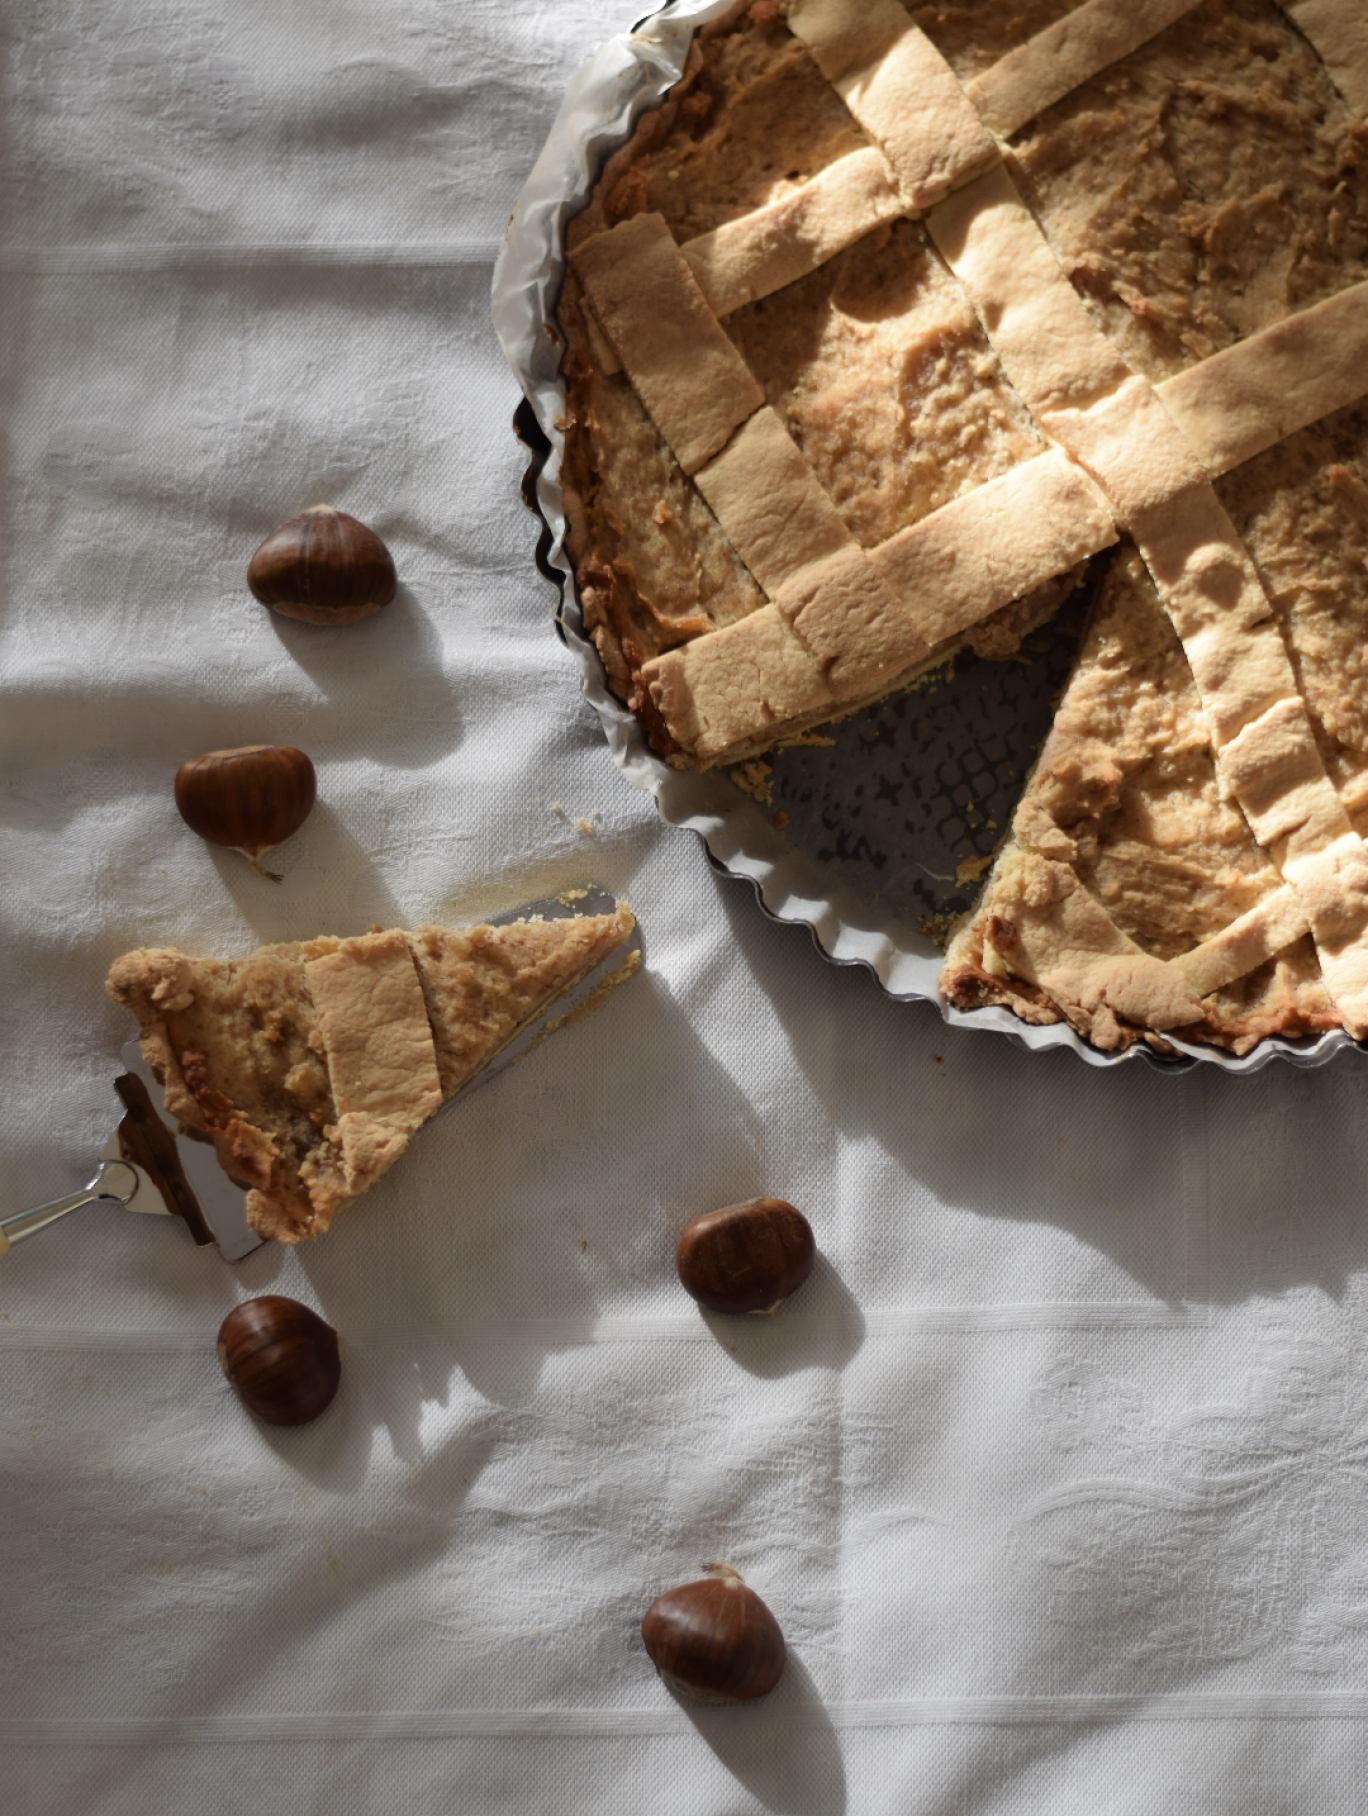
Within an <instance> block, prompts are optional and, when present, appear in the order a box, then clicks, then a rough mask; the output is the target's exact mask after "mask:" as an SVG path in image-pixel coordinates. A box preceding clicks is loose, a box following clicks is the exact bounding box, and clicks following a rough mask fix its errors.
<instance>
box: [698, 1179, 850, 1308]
mask: <svg viewBox="0 0 1368 1816" xmlns="http://www.w3.org/2000/svg"><path fill="white" fill-rule="evenodd" d="M815 1254H816V1244H815V1243H814V1241H813V1237H812V1228H811V1226H810V1224H809V1223H808V1220H807V1218H806V1217H804V1215H803V1214H802V1212H801V1211H796V1210H795V1209H794V1208H793V1206H792V1205H791V1204H788V1203H786V1202H785V1200H784V1199H782V1198H752V1199H751V1200H750V1201H749V1203H747V1204H729V1205H728V1206H727V1207H726V1209H725V1210H721V1211H709V1212H708V1213H707V1214H706V1216H703V1217H695V1218H694V1220H693V1222H692V1223H691V1224H690V1225H689V1227H688V1229H686V1230H685V1232H684V1234H683V1235H682V1236H681V1237H680V1238H679V1247H678V1248H677V1249H676V1250H675V1266H676V1267H677V1268H678V1269H679V1278H680V1280H681V1281H682V1282H683V1284H684V1289H685V1291H686V1292H689V1293H692V1294H693V1296H694V1298H695V1299H697V1301H698V1303H699V1304H700V1305H706V1306H707V1307H708V1309H709V1311H714V1312H772V1311H773V1310H774V1309H775V1307H776V1306H777V1305H779V1304H780V1303H781V1302H782V1301H783V1300H785V1299H787V1298H788V1296H789V1294H790V1293H796V1292H797V1291H798V1288H799V1287H800V1286H801V1285H802V1284H803V1282H804V1281H805V1280H806V1279H807V1277H808V1275H809V1274H810V1273H811V1272H812V1262H813V1257H814V1255H815Z"/></svg>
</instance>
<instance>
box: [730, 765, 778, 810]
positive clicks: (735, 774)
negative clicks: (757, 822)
mask: <svg viewBox="0 0 1368 1816" xmlns="http://www.w3.org/2000/svg"><path fill="white" fill-rule="evenodd" d="M729 773H730V775H731V779H732V781H733V782H735V784H736V786H737V787H738V788H739V789H740V790H741V792H742V794H746V795H749V796H750V797H751V799H752V800H753V801H759V803H760V805H761V806H762V807H768V806H769V805H770V781H771V778H772V777H773V775H774V768H773V765H772V764H769V763H766V762H765V760H764V758H763V757H758V758H756V759H755V761H754V762H751V763H738V764H737V765H736V767H735V768H734V769H732V770H731V771H730V772H729Z"/></svg>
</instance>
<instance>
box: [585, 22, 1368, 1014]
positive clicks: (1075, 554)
mask: <svg viewBox="0 0 1368 1816" xmlns="http://www.w3.org/2000/svg"><path fill="white" fill-rule="evenodd" d="M1365 107H1368V30H1365V28H1364V25H1363V18H1362V10H1361V8H1359V7H1358V6H1357V5H1356V3H1355V0H1285V4H1281V5H1280V4H1274V0H1199V3H1195V4H1194V3H1193V0H1082V3H1081V4H1069V3H1068V0H1039V3H1038V4H1034V5H1033V4H1030V0H977V3H976V4H968V3H967V0H955V3H954V4H950V0H945V3H944V4H920V5H918V4H913V3H912V0H906V3H903V4H900V0H752V3H751V4H749V5H739V6H737V7H736V8H734V9H733V11H732V12H731V13H730V14H729V15H728V16H727V17H726V18H724V19H723V20H721V21H718V22H717V23H716V24H714V25H712V26H710V27H708V28H705V30H704V31H703V32H701V33H700V34H699V36H698V39H697V41H696V43H695V45H694V47H693V49H692V51H691V54H690V58H689V63H688V66H687V68H686V71H685V75H684V78H683V80H682V81H681V83H680V84H678V85H677V87H676V88H675V90H674V91H673V92H672V94H671V96H670V98H669V99H668V100H667V102H666V104H665V106H664V107H663V108H662V109H661V110H660V111H659V112H658V113H657V114H654V115H651V116H648V117H647V118H646V119H644V120H643V121H642V122H641V124H640V125H639V127H638V129H637V132H636V134H635V135H634V137H633V139H632V141H631V142H630V143H629V144H628V145H627V146H625V147H624V148H623V149H622V150H621V151H620V152H618V153H617V154H615V156H614V158H613V159H611V160H610V162H609V165H608V167H607V169H606V170H605V173H604V177H603V179H602V181H601V182H600V184H599V185H598V187H597V189H596V190H595V193H594V196H593V199H592V201H591V203H590V205H589V207H588V208H587V209H586V210H585V211H584V213H583V214H582V215H581V216H580V217H579V218H578V220H576V221H575V222H573V223H572V224H571V227H570V230H569V233H568V235H567V252H568V256H569V265H570V271H569V275H568V276H567V280H566V286H565V295H564V298H563V302H562V310H561V320H562V325H563V328H564V331H565V338H566V360H565V368H564V369H565V376H566V389H567V423H566V457H565V464H564V470H563V480H564V482H565V489H566V496H567V515H568V519H569V538H568V542H569V547H570V550H571V553H572V556H573V557H574V559H575V560H576V562H577V565H578V578H579V583H580V594H581V600H582V602H583V606H584V612H585V622H586V626H587V628H588V629H589V632H590V634H591V635H592V636H593V637H594V639H595V642H596V643H597V645H598V647H599V649H600V651H601V653H602V655H603V658H604V662H605V666H606V668H607V670H608V674H609V679H610V682H611V683H612V685H613V686H614V687H615V688H616V689H617V690H618V692H619V693H620V694H621V695H622V697H623V698H624V699H625V700H627V701H628V703H629V704H630V705H631V707H632V708H633V710H634V711H636V712H637V713H638V715H639V716H640V718H641V720H642V722H643V725H644V726H645V728H646V729H647V732H648V734H649V735H650V737H651V739H652V741H653V743H654V744H655V745H656V747H657V748H658V749H659V750H661V751H662V753H663V754H665V755H666V756H667V757H668V758H669V760H670V761H671V762H672V763H675V764H677V765H680V766H688V765H692V766H702V767H706V766H709V765H712V764H716V763H729V762H734V761H736V760H738V759H739V758H743V757H750V756H753V755H755V754H758V753H759V752H762V751H763V750H765V749H767V748H769V747H770V746H771V745H772V744H773V743H774V742H775V741H776V740H779V739H782V738H784V737H786V736H789V735H791V734H793V733H795V732H797V731H800V730H802V729H803V728H805V727H807V726H810V725H813V724H816V723H819V722H821V721H823V720H830V719H834V718H838V717H840V716H842V715H843V714H845V713H847V712H849V711H851V710H853V709H854V708H855V707H857V706H859V705H861V704H863V703H865V702H866V701H868V700H871V699H876V698H878V697H879V696H880V695H881V694H883V693H886V692H888V691H890V690H891V689H892V688H894V687H898V686H901V685H903V684H905V683H906V682H907V681H908V680H909V679H910V678H912V677H914V676H915V675H917V674H918V673H919V672H921V671H922V670H923V669H924V668H926V667H927V666H928V665H929V664H931V663H934V662H936V661H938V660H940V659H941V658H942V657H943V656H944V655H945V654H946V653H947V651H949V650H952V649H953V648H954V647H955V646H956V645H957V644H958V643H959V642H961V641H964V640H966V639H969V638H972V639H973V640H974V642H975V645H976V646H977V647H979V648H981V649H984V650H986V651H990V652H992V653H994V654H1010V653H1011V652H1012V651H1013V650H1014V648H1015V646H1016V642H1017V640H1018V638H1019V635H1020V634H1021V632H1022V631H1024V630H1025V629H1028V628H1030V627H1031V625H1032V624H1033V623H1034V622H1037V621H1038V619H1039V617H1040V616H1042V615H1044V614H1045V613H1048V611H1049V610H1051V609H1053V606H1054V604H1055V603H1057V601H1058V599H1059V597H1061V596H1062V592H1063V590H1064V589H1063V584H1062V581H1063V577H1064V576H1065V575H1068V574H1070V573H1071V572H1073V571H1076V570H1077V567H1078V564H1079V563H1081V562H1082V561H1084V560H1086V559H1088V558H1089V557H1093V556H1096V555H1098V554H1099V552H1100V551H1103V550H1107V549H1109V548H1116V549H1117V551H1118V552H1117V553H1116V554H1115V556H1114V557H1113V560H1114V570H1113V574H1112V578H1111V580H1110V581H1109V583H1108V585H1107V586H1106V588H1105V589H1104V591H1103V593H1102V596H1101V603H1100V605H1099V608H1098V617H1097V620H1096V623H1095V625H1094V629H1093V633H1092V635H1091V636H1090V638H1089V639H1088V641H1087V643H1086V644H1085V647H1084V649H1083V651H1082V653H1081V655H1080V659H1079V662H1078V666H1077V669H1076V672H1075V675H1074V677H1073V679H1072V681H1071V683H1070V685H1069V688H1068V690H1067V691H1066V695H1065V698H1064V701H1063V704H1062V706H1061V710H1060V714H1059V717H1058V719H1057V721H1056V724H1055V727H1054V730H1053V732H1052V734H1051V737H1050V739H1049V741H1048V743H1047V746H1046V750H1045V753H1044V755H1043V756H1042V760H1041V766H1040V768H1039V770H1038V772H1037V774H1036V776H1035V778H1034V780H1033V781H1032V783H1031V785H1030V787H1029V788H1028V790H1027V793H1026V794H1025V796H1024V797H1023V800H1022V803H1021V806H1020V809H1019V811H1018V813H1017V815H1016V820H1015V823H1014V827H1013V832H1012V836H1011V838H1010V840H1009V841H1008V844H1007V846H1006V848H1005V849H1004V851H1003V852H1002V854H1001V856H1000V858H999V861H998V863H997V865H996V868H995V870H994V873H993V876H992V877H991V879H990V881H989V883H988V885H987V888H986V890H985V893H984V896H983V899H982V901H981V903H980V905H979V908H978V910H977V911H976V912H975V914H974V915H973V916H972V917H971V918H970V921H969V923H968V925H967V926H966V927H965V928H964V929H963V930H962V932H961V934H960V937H959V939H958V940H957V941H956V944H955V946H954V948H953V950H952V952H951V954H950V959H949V963H948V967H947V971H946V974H945V980H944V981H945V987H946V991H947V995H948V996H949V998H950V1000H952V1001H954V1002H957V1003H959V1004H961V1005H962V1006H972V1005H973V1004H975V1003H979V1002H989V1001H992V1002H1007V1003H1010V1004H1011V1006H1012V1007H1013V1008H1014V1009H1015V1010H1016V1011H1017V1012H1018V1013H1019V1014H1022V1015H1024V1016H1026V1017H1027V1019H1034V1020H1057V1019H1061V1018H1066V1019H1068V1020H1069V1021H1071V1022H1072V1023H1073V1025H1075V1026H1076V1027H1078V1028H1079V1029H1080V1031H1082V1032H1084V1033H1085V1034H1086V1035H1087V1036H1088V1037H1089V1038H1091V1039H1093V1040H1094V1041H1095V1042H1096V1043H1097V1044H1099V1045H1101V1046H1103V1047H1108V1048H1117V1047H1124V1046H1126V1045H1128V1044H1130V1042H1132V1041H1133V1040H1135V1039H1138V1038H1149V1039H1151V1040H1154V1041H1156V1042H1158V1043H1160V1044H1163V1042H1164V1040H1165V1037H1166V1036H1170V1035H1173V1034H1176V1033H1178V1032H1179V1031H1180V1030H1181V1031H1182V1033H1183V1034H1184V1035H1187V1036H1192V1037H1194V1038H1198V1039H1205V1040H1210V1041H1216V1042H1219V1043H1221V1044H1224V1045H1227V1046H1231V1047H1234V1048H1236V1049H1237V1050H1243V1049H1245V1048H1246V1047H1247V1046H1249V1045H1251V1044H1252V1043H1253V1042H1254V1041H1256V1040H1258V1039H1260V1038H1262V1037H1263V1036H1264V1035H1266V1034H1268V1033H1270V1032H1275V1031H1276V1032H1281V1033H1284V1034H1290V1035H1293V1036H1297V1035H1303V1034H1312V1033H1315V1032H1317V1031H1318V1030H1319V1029H1321V1028H1324V1027H1327V1026H1334V1025H1337V1024H1340V1025H1343V1026H1345V1027H1347V1028H1348V1029H1349V1030H1350V1031H1351V1032H1352V1033H1354V1034H1356V1035H1364V1034H1368V848H1365V846H1364V844H1363V839H1362V837H1361V833H1362V831H1363V830H1364V828H1365V825H1368V736H1365V734H1364V731H1363V726H1364V724H1365V723H1368V713H1366V712H1365V702H1368V692H1366V691H1365V689H1366V688H1368V681H1366V680H1365V675H1366V674H1368V671H1365V668H1364V662H1363V650H1364V647H1365V645H1366V644H1368V575H1366V574H1365V568H1364V552H1365V550H1364V538H1365V532H1366V531H1368V511H1365V506H1364V500H1365V499H1368V410H1366V409H1365V406H1364V405H1363V404H1361V403H1360V402H1359V401H1358V400H1359V398H1360V396H1361V395H1362V393H1363V392H1365V391H1368V124H1365V121H1364V118H1363V113H1364V110H1365ZM648 249H649V250H648ZM648 272H649V281H648ZM653 322H658V323H662V324H664V326H663V328H661V329H660V330H655V329H653V326H652V324H653ZM728 343H729V345H730V348H731V349H732V351H731V352H729V351H728ZM694 372H698V373H705V374H707V375H708V383H707V384H706V385H705V386H703V387H702V390H703V392H704V393H706V395H703V396H700V395H697V394H694V395H691V393H690V375H691V373H694ZM748 386H755V387H756V390H755V391H754V392H751V391H749V390H748ZM752 397H754V398H755V399H756V400H757V401H751V398H752ZM1180 725H1181V727H1182V732H1181V739H1180V743H1181V749H1182V751H1183V752H1184V753H1185V754H1184V757H1183V763H1182V764H1179V763H1178V757H1177V749H1178V747H1177V746H1175V745H1174V744H1173V742H1172V738H1173V735H1174V727H1176V726H1180ZM1156 727H1159V728H1160V729H1159V730H1158V731H1156ZM1156 738H1157V739H1158V742H1157V743H1156V742H1155V739H1156ZM1183 765H1185V767H1184V766H1183ZM1180 770H1181V774H1180V773H1179V771H1180Z"/></svg>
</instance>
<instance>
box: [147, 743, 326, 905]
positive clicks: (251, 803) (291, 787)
mask: <svg viewBox="0 0 1368 1816" xmlns="http://www.w3.org/2000/svg"><path fill="white" fill-rule="evenodd" d="M317 788H318V779H317V777H316V776H315V774H314V766H313V764H312V763H311V762H310V761H309V759H308V757H306V756H305V754H304V752H303V751H302V750H296V749H295V747H294V746H293V744H244V745H242V746H240V748H238V749H237V750H211V751H209V752H207V753H206V754H205V755H204V756H202V757H191V758H190V760H189V762H187V763H182V764H181V766H180V768H179V769H178V770H177V771H176V806H177V807H178V808H179V809H180V816H181V818H182V819H183V820H184V821H185V823H186V825H187V826H188V827H189V828H190V830H191V831H192V832H197V833H198V834H199V836H200V837H201V838H202V839H205V840H207V841H208V843H209V844H211V845H225V846H227V847H228V849H229V850H231V851H240V852H241V853H242V855H243V856H244V857H245V858H246V859H247V861H248V863H249V864H250V865H251V866H252V869H253V870H255V871H256V872H257V873H258V874H259V875H261V876H268V877H271V878H272V880H273V881H275V882H277V883H278V882H279V881H280V878H279V877H278V876H276V875H275V872H274V871H271V870H263V869H262V867H261V858H262V856H263V854H264V853H265V852H268V851H270V850H271V848H272V847H273V846H275V845H279V844H280V842H281V841H282V839H288V838H289V836H290V834H291V833H292V832H298V831H299V829H300V827H301V826H302V825H303V824H304V822H305V820H307V819H308V817H309V814H310V812H311V810H312V808H313V804H314V796H315V794H316V792H317Z"/></svg>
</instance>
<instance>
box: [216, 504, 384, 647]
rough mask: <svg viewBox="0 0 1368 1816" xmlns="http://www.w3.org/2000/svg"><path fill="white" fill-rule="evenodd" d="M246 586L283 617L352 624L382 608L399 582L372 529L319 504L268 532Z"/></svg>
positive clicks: (249, 569)
mask: <svg viewBox="0 0 1368 1816" xmlns="http://www.w3.org/2000/svg"><path fill="white" fill-rule="evenodd" d="M247 584H248V586H249V587H251V589H252V591H253V593H254V594H255V595H256V597H257V598H258V599H259V600H260V601H261V603H262V604H263V605H269V606H270V608H271V610H272V611H273V612H281V613H283V615H284V616H285V617H287V618H301V619H303V621H304V623H305V624H354V623H355V622H356V620H357V619H358V618H369V617H370V615H371V613H372V612H378V611H379V610H380V607H381V606H382V605H388V604H389V602H390V600H391V599H393V597H394V594H395V589H396V587H397V586H398V584H399V582H398V578H397V577H396V575H395V572H394V562H393V560H392V558H391V556H390V552H389V550H388V549H387V548H386V547H385V545H384V543H383V542H381V540H380V538H379V537H378V536H377V535H376V533H375V531H374V530H370V529H367V527H366V525H365V524H364V523H358V522H357V520H356V518H355V517H348V515H347V513H346V512H345V511H335V510H334V509H333V508H332V506H331V505H328V504H320V505H315V506H314V508H313V509H312V510H311V511H305V512H304V513H303V514H302V515H301V516H299V517H292V518H291V519H290V521H289V522H288V523H282V524H281V526H280V528H279V529H278V530H272V531H271V534H270V535H269V536H268V537H267V538H266V540H265V542H263V543H262V545H261V547H260V548H259V549H258V550H257V552H256V554H255V555H253V557H252V559H251V562H250V564H249V566H248V568H247Z"/></svg>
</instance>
